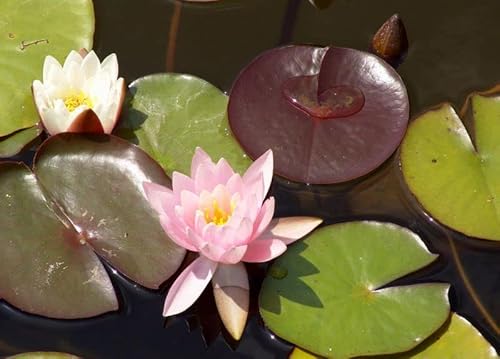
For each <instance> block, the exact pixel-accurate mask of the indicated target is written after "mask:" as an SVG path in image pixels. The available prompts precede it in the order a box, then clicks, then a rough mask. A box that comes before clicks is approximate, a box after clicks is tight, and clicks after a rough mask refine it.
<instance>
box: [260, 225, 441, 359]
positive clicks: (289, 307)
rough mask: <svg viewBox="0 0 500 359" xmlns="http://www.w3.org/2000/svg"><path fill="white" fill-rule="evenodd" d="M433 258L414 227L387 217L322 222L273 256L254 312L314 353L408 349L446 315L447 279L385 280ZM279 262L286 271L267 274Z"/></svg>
mask: <svg viewBox="0 0 500 359" xmlns="http://www.w3.org/2000/svg"><path fill="white" fill-rule="evenodd" d="M435 258H436V255H433V254H432V253H430V252H429V251H428V250H427V249H426V247H425V245H424V244H423V242H422V241H421V240H420V238H419V237H418V236H417V235H416V234H414V233H412V232H410V231H409V230H407V229H405V228H402V227H399V226H396V225H394V224H390V223H380V222H349V223H341V224H336V225H332V226H329V227H324V228H322V229H320V230H317V231H316V232H314V233H313V234H312V235H310V236H309V237H308V238H307V239H305V240H304V241H302V242H299V243H297V244H295V245H293V246H292V247H291V248H290V249H289V250H288V251H287V252H286V253H285V254H284V255H283V256H282V257H280V258H278V259H277V260H276V261H275V263H274V264H273V266H272V267H271V269H270V271H269V273H270V274H271V275H270V276H267V277H266V279H265V280H264V283H263V286H262V290H261V293H260V303H259V305H260V312H261V314H262V317H263V319H264V322H265V323H266V325H267V326H268V327H269V328H270V329H271V330H272V331H273V332H275V333H276V334H277V335H279V336H280V337H282V338H284V339H286V340H288V341H290V342H292V343H294V344H296V345H298V346H300V347H302V348H305V349H307V350H309V351H311V352H313V353H316V354H319V355H322V356H327V357H334V358H339V359H341V358H350V357H355V356H362V355H375V354H389V353H397V352H401V351H405V350H409V349H411V348H413V347H415V346H416V345H418V344H419V343H420V342H422V341H423V340H424V339H425V338H427V337H428V336H430V335H431V334H432V333H433V332H434V331H436V330H437V329H438V328H439V327H440V326H441V325H442V324H443V323H444V322H445V321H446V319H447V317H448V313H449V303H448V298H447V293H448V288H449V286H448V285H446V284H441V283H424V284H416V285H407V286H399V287H385V286H386V285H387V284H388V283H390V282H391V281H393V280H395V279H397V278H400V277H402V276H404V275H406V274H408V273H411V272H413V271H415V270H418V269H420V268H422V267H424V266H426V265H428V264H429V263H431V262H432V261H433V260H434V259H435ZM279 269H281V271H282V272H284V273H286V274H285V275H284V276H279V277H276V276H273V275H272V273H276V272H278V270H279Z"/></svg>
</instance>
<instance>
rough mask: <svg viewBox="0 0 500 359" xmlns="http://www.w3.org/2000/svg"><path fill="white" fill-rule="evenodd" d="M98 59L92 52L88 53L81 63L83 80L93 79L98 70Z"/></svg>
mask: <svg viewBox="0 0 500 359" xmlns="http://www.w3.org/2000/svg"><path fill="white" fill-rule="evenodd" d="M100 67H101V65H100V63H99V58H98V57H97V55H96V54H95V52H94V51H91V52H89V53H88V55H87V56H85V58H84V59H83V61H82V65H81V70H82V73H83V78H84V79H85V80H87V79H90V78H92V77H94V76H95V75H96V74H97V73H98V72H99V70H100Z"/></svg>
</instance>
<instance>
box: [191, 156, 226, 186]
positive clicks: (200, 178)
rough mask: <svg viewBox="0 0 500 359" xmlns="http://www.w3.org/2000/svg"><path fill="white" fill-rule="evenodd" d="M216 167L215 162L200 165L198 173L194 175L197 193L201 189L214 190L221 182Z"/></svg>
mask: <svg viewBox="0 0 500 359" xmlns="http://www.w3.org/2000/svg"><path fill="white" fill-rule="evenodd" d="M214 169H215V165H213V164H207V163H202V164H200V165H199V166H198V168H197V170H196V174H195V175H194V177H193V179H194V188H195V190H196V193H200V192H201V191H208V192H212V191H213V189H214V188H215V187H216V186H217V185H218V184H220V183H219V182H218V181H217V177H216V174H215V172H214Z"/></svg>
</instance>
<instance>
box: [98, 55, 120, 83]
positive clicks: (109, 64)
mask: <svg viewBox="0 0 500 359" xmlns="http://www.w3.org/2000/svg"><path fill="white" fill-rule="evenodd" d="M101 71H102V72H105V73H107V74H108V75H109V77H110V78H111V79H113V80H116V79H117V78H118V59H117V57H116V54H110V55H109V56H108V57H106V58H105V59H104V60H103V62H102V63H101Z"/></svg>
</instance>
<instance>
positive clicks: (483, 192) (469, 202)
mask: <svg viewBox="0 0 500 359" xmlns="http://www.w3.org/2000/svg"><path fill="white" fill-rule="evenodd" d="M470 102H471V109H470V110H471V114H472V116H473V117H472V124H471V128H472V129H473V135H472V136H470V135H469V134H468V133H467V129H466V128H465V126H464V124H463V123H462V122H461V120H460V118H459V117H458V115H457V114H456V112H455V111H454V109H453V108H452V107H451V105H449V104H444V105H442V106H440V107H439V108H436V109H433V110H430V111H428V112H426V113H424V114H423V115H421V116H419V117H417V118H416V119H415V121H413V122H412V124H411V126H410V127H409V129H408V133H407V135H406V137H405V139H404V141H403V144H402V147H401V167H402V171H403V175H404V179H405V181H406V183H407V184H408V187H409V188H410V190H411V192H412V193H413V194H414V195H415V197H416V198H417V200H418V201H419V202H420V203H421V204H422V206H423V207H424V209H425V210H426V211H427V212H429V214H430V215H431V216H433V217H434V218H435V219H437V220H438V221H440V222H441V223H443V224H445V225H447V226H449V227H451V228H453V229H455V230H457V231H459V232H462V233H465V234H467V235H468V236H473V237H479V238H484V239H489V240H500V147H499V146H498V143H499V142H500V122H499V121H498V117H499V116H500V96H498V95H496V96H494V95H493V96H490V95H481V94H476V95H474V96H472V97H471V99H470ZM436 193H439V196H436Z"/></svg>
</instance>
